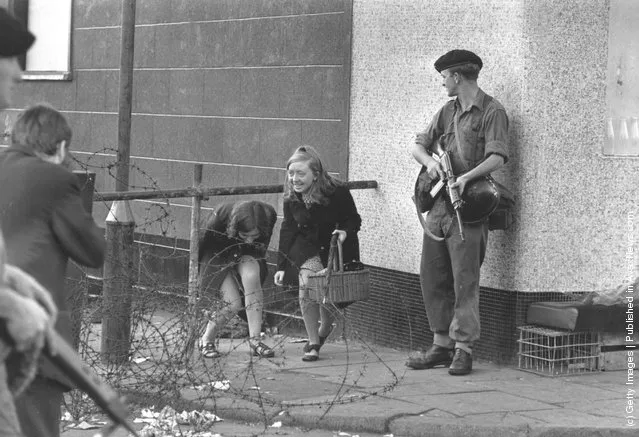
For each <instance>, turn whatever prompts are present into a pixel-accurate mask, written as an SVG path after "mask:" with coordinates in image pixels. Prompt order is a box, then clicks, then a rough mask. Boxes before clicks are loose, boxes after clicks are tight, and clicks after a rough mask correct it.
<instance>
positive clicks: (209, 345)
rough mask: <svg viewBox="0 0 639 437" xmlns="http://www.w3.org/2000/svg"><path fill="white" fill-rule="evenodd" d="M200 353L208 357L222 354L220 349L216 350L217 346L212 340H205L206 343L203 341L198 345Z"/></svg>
mask: <svg viewBox="0 0 639 437" xmlns="http://www.w3.org/2000/svg"><path fill="white" fill-rule="evenodd" d="M200 354H201V355H202V356H203V357H204V358H210V359H215V358H219V357H220V356H222V354H221V353H220V351H218V350H217V348H216V347H215V343H213V342H212V341H207V342H206V343H203V344H202V345H201V346H200Z"/></svg>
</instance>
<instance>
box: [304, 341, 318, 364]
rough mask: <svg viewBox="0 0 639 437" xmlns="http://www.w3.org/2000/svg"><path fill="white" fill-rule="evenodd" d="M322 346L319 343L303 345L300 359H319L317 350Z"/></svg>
mask: <svg viewBox="0 0 639 437" xmlns="http://www.w3.org/2000/svg"><path fill="white" fill-rule="evenodd" d="M321 347H322V346H320V345H319V344H307V345H306V346H304V356H303V357H302V361H317V360H319V350H320V348H321Z"/></svg>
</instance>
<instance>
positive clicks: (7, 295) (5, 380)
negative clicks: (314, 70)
mask: <svg viewBox="0 0 639 437" xmlns="http://www.w3.org/2000/svg"><path fill="white" fill-rule="evenodd" d="M34 40H35V38H34V36H33V35H32V34H31V33H30V32H29V31H28V30H27V29H25V28H24V27H23V26H22V25H21V24H20V23H19V22H18V21H17V20H16V19H15V18H13V17H12V16H11V15H10V14H9V13H8V12H7V11H6V10H5V9H3V8H0V111H2V110H4V109H6V108H8V107H10V106H11V103H12V94H13V87H14V84H15V83H16V82H18V81H19V80H20V77H21V68H20V65H19V64H18V59H17V56H19V55H22V54H24V53H26V51H27V50H28V49H29V47H30V46H31V44H33V41H34ZM6 260H7V254H6V247H5V242H4V239H3V238H2V234H1V233H0V436H2V437H4V436H12V437H13V436H22V432H21V430H20V426H19V422H18V418H17V414H16V409H15V407H14V396H16V395H18V394H20V393H21V392H22V391H23V390H24V389H25V387H26V386H27V384H28V383H29V382H30V381H31V380H32V379H33V377H34V375H35V371H36V365H37V361H36V359H37V356H38V355H39V353H40V350H41V348H42V345H43V344H44V341H45V338H46V335H47V332H49V330H50V329H51V327H52V325H53V323H54V321H55V318H56V314H57V308H56V306H55V304H54V303H53V300H52V298H51V296H50V294H49V293H48V292H47V291H46V290H45V289H44V288H43V287H42V286H41V285H40V284H39V283H38V282H37V281H36V280H34V279H33V278H32V277H31V276H30V275H28V274H26V273H25V272H24V271H22V270H21V269H19V268H17V267H16V266H13V265H9V264H6Z"/></svg>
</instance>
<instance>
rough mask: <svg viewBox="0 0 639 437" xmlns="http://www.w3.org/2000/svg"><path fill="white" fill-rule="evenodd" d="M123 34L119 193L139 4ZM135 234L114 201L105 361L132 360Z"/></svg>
mask: <svg viewBox="0 0 639 437" xmlns="http://www.w3.org/2000/svg"><path fill="white" fill-rule="evenodd" d="M121 35H122V36H121V38H122V40H121V43H120V92H119V101H118V104H119V107H118V151H117V161H116V172H115V190H116V191H117V192H124V191H127V190H128V189H129V161H130V155H131V107H132V95H133V47H134V40H135V38H134V37H135V0H122V33H121ZM134 230H135V220H134V219H133V212H132V211H131V207H130V206H129V203H128V200H117V201H115V202H114V203H113V204H112V205H111V210H110V211H109V215H108V217H107V219H106V239H107V247H106V257H105V262H104V280H103V288H102V309H103V315H102V343H101V357H102V361H104V362H106V363H112V364H124V363H125V362H126V361H127V360H128V354H129V347H130V343H131V338H130V337H131V297H132V286H133V280H132V277H133V233H134Z"/></svg>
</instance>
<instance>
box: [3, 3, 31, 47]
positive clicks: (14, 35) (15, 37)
mask: <svg viewBox="0 0 639 437" xmlns="http://www.w3.org/2000/svg"><path fill="white" fill-rule="evenodd" d="M33 41H35V36H33V34H32V33H31V32H29V31H28V30H27V29H26V28H25V27H24V26H23V25H22V24H21V23H20V22H19V21H18V20H16V19H15V18H14V17H13V16H12V15H11V14H9V13H8V12H7V10H6V9H4V8H0V56H4V57H5V58H9V57H12V56H18V55H21V54H23V53H26V52H27V50H29V47H31V44H33Z"/></svg>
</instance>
